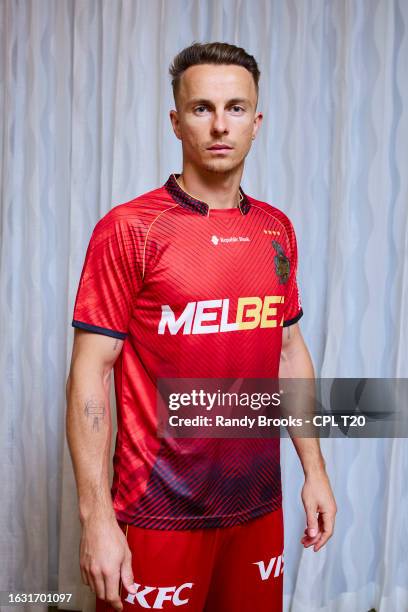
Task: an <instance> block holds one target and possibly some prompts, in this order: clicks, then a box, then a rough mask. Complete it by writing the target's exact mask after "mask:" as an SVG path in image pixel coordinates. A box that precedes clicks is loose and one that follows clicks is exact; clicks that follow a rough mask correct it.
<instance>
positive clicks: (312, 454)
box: [279, 323, 337, 552]
mask: <svg viewBox="0 0 408 612" xmlns="http://www.w3.org/2000/svg"><path fill="white" fill-rule="evenodd" d="M314 377H315V373H314V369H313V364H312V360H311V357H310V354H309V351H308V350H307V347H306V344H305V342H304V340H303V337H302V334H301V331H300V328H299V324H298V323H295V324H294V325H289V326H288V327H284V328H283V338H282V352H281V357H280V364H279V378H314ZM292 442H293V445H294V447H295V449H296V452H297V454H298V456H299V459H300V461H301V464H302V467H303V472H304V474H305V484H304V486H303V489H302V502H303V505H304V508H305V512H306V521H307V527H306V529H305V536H304V537H303V539H302V544H303V545H304V546H305V547H309V546H312V545H314V551H315V552H317V551H318V550H320V548H322V546H324V544H326V542H327V540H328V539H329V538H330V537H331V536H332V534H333V529H334V518H335V514H336V512H337V507H336V502H335V499H334V496H333V492H332V489H331V486H330V481H329V477H328V475H327V473H326V464H325V461H324V458H323V455H322V453H321V450H320V443H319V439H318V438H300V437H293V438H292Z"/></svg>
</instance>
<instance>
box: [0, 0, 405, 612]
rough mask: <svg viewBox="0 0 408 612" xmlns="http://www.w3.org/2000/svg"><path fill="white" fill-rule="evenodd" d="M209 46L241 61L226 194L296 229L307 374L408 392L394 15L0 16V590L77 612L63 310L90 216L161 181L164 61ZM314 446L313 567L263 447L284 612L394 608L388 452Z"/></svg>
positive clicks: (17, 8) (397, 464) (224, 3)
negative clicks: (241, 149) (246, 133)
mask: <svg viewBox="0 0 408 612" xmlns="http://www.w3.org/2000/svg"><path fill="white" fill-rule="evenodd" d="M215 40H222V41H226V42H230V43H234V44H238V45H241V46H243V47H244V48H245V49H247V50H248V51H249V52H250V53H252V54H254V55H255V57H256V58H257V59H258V61H259V64H260V68H261V72H262V75H261V97H260V109H261V110H263V112H264V115H265V119H264V124H263V125H262V129H261V133H260V135H259V138H258V139H257V140H256V141H255V143H254V146H253V150H252V151H251V153H250V155H249V157H248V160H247V164H246V170H245V174H244V181H243V187H244V189H245V190H246V191H247V192H248V193H249V194H250V195H253V196H255V197H257V198H259V199H263V200H266V201H268V202H270V203H273V204H274V205H276V206H278V207H279V208H282V209H283V210H284V211H285V212H286V213H287V214H288V215H289V217H290V218H291V219H292V221H293V223H294V225H295V229H296V232H297V236H298V244H299V285H300V289H301V293H302V298H303V307H304V312H305V315H304V317H303V318H302V320H301V322H300V324H301V328H302V331H303V334H304V337H305V339H306V341H307V344H308V346H309V349H310V351H311V354H312V357H313V360H314V364H315V368H316V373H317V375H318V376H321V377H360V376H376V377H407V376H408V350H407V346H408V326H407V320H408V274H407V252H408V250H407V247H408V199H407V193H408V164H407V153H408V71H407V63H408V2H407V1H406V0H331V1H326V0H206V1H204V0H115V1H109V0H99V1H96V0H31V1H30V0H26V1H23V0H1V2H0V49H1V58H0V82H1V90H0V91H1V96H0V100H1V112H0V145H1V148H0V176H1V185H0V193H1V217H0V236H1V247H0V249H1V250H0V257H1V259H0V272H1V289H0V337H1V352H0V366H1V368H0V384H1V399H2V406H1V410H0V426H1V447H0V478H1V483H2V491H3V495H2V500H1V504H0V590H10V591H17V590H22V589H23V590H25V591H39V590H47V589H52V590H57V589H59V590H60V591H61V592H73V593H74V597H73V599H72V600H71V604H70V606H66V607H69V608H70V609H81V610H84V611H90V610H92V609H93V603H94V599H93V597H90V596H89V593H90V592H89V591H88V588H87V587H84V586H82V587H81V581H80V574H79V566H78V554H79V522H78V512H77V506H76V493H75V486H74V480H73V475H72V468H71V463H70V459H69V455H68V452H67V447H66V443H65V437H64V436H65V434H64V418H65V379H66V376H67V372H68V364H69V357H70V353H71V346H72V338H73V329H72V328H71V327H70V323H71V317H72V309H73V302H74V298H75V292H76V288H77V283H78V280H79V274H80V271H81V267H82V263H83V259H84V255H85V249H86V246H87V244H88V240H89V238H90V234H91V231H92V229H93V226H94V225H95V223H96V222H97V220H98V219H99V218H100V217H101V216H102V215H103V214H104V213H106V212H107V211H108V210H109V209H110V208H111V207H112V206H114V205H115V204H118V203H120V202H125V201H127V200H129V199H131V198H133V197H135V196H136V195H139V194H141V193H143V192H145V191H147V190H150V189H153V188H155V187H157V186H159V185H161V184H163V183H164V181H165V180H166V179H167V177H168V175H169V174H170V172H172V171H179V170H180V163H181V155H180V145H179V142H178V141H177V140H176V138H175V136H174V135H173V133H172V130H171V127H170V122H169V118H168V111H169V109H170V108H172V106H173V101H172V96H171V88H170V83H169V77H168V73H167V71H168V65H169V63H170V61H171V59H172V58H173V56H174V55H175V54H176V53H177V52H178V51H179V50H180V49H182V48H183V47H184V46H186V45H188V44H190V43H191V42H193V41H215ZM322 448H323V451H324V454H325V457H326V460H327V466H328V470H329V473H330V476H331V480H332V484H333V488H334V491H335V494H336V498H337V503H338V507H339V512H338V516H337V523H336V533H335V535H334V537H333V538H332V539H331V540H330V541H329V543H328V545H327V546H326V547H325V548H324V549H322V550H321V551H320V552H319V553H314V552H313V551H312V550H310V549H307V550H304V549H303V547H302V546H301V544H300V538H301V536H302V535H303V529H304V527H305V525H304V512H303V507H302V505H301V500H300V488H301V485H302V472H301V468H300V463H299V461H298V458H297V456H296V453H295V451H294V449H293V446H292V444H291V442H290V440H284V441H282V454H283V480H284V483H283V484H284V492H285V505H284V511H285V517H286V521H285V610H291V611H292V612H367V611H368V610H369V609H370V608H372V607H375V608H376V609H377V610H378V612H394V611H395V612H397V611H398V612H402V611H407V610H408V587H407V585H408V544H407V543H408V526H407V518H406V517H407V514H408V513H407V502H408V494H407V489H408V487H407V484H406V483H407V473H408V448H407V441H406V440H405V439H395V440H389V439H385V440H382V439H378V440H377V439H374V440H367V439H366V440H359V439H349V440H341V439H337V440H324V441H323V442H322ZM61 607H63V606H61ZM6 609H7V608H6V607H4V610H6ZM26 609H27V610H29V609H30V607H29V606H27V608H26ZM34 609H35V610H40V608H38V607H37V608H33V610H34ZM10 610H12V608H10Z"/></svg>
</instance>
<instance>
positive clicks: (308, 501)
mask: <svg viewBox="0 0 408 612" xmlns="http://www.w3.org/2000/svg"><path fill="white" fill-rule="evenodd" d="M302 502H303V505H304V507H305V512H306V522H307V527H306V529H305V535H304V536H303V538H302V539H301V543H302V544H303V546H304V547H305V548H308V547H309V546H314V548H313V550H314V551H315V552H317V551H318V550H320V549H321V548H322V547H323V546H324V545H325V544H326V542H327V540H328V539H329V538H330V537H331V536H332V535H333V531H334V520H335V516H336V513H337V506H336V501H335V499H334V496H333V492H332V489H331V486H330V481H329V477H328V475H327V473H326V470H325V469H324V468H323V469H318V470H316V471H314V472H312V473H310V474H308V475H307V476H306V477H305V484H304V485H303V488H302Z"/></svg>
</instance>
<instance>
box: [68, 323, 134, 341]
mask: <svg viewBox="0 0 408 612" xmlns="http://www.w3.org/2000/svg"><path fill="white" fill-rule="evenodd" d="M72 327H78V328H79V329H84V330H85V331H89V332H93V333H95V334H103V335H104V336H110V337H111V338H117V339H118V340H125V339H126V337H127V334H126V333H125V332H120V331H116V330H115V329H108V328H106V327H99V326H98V325H90V324H89V323H83V321H77V320H76V319H73V320H72Z"/></svg>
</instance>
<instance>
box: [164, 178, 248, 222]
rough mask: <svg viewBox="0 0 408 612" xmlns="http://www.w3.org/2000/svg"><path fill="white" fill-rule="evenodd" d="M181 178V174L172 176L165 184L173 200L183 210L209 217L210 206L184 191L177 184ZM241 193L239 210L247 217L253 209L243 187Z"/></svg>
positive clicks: (240, 189)
mask: <svg viewBox="0 0 408 612" xmlns="http://www.w3.org/2000/svg"><path fill="white" fill-rule="evenodd" d="M179 176H180V174H170V176H169V178H168V179H167V181H166V182H165V184H164V187H165V188H166V189H167V191H168V192H169V194H170V195H171V197H172V198H173V200H175V202H177V204H180V206H183V208H187V209H188V210H191V211H193V212H196V213H199V214H200V215H206V216H208V214H209V211H210V207H209V206H208V204H207V203H206V202H202V201H201V200H196V198H193V196H191V195H190V194H189V193H187V192H186V191H184V189H182V188H181V187H180V185H179V184H178V182H177V179H178V177H179ZM239 193H240V198H239V209H240V211H241V213H242V214H243V215H246V214H247V213H248V211H249V209H250V208H251V204H250V202H249V200H248V198H247V196H246V195H245V193H244V192H243V191H242V188H241V187H240V188H239Z"/></svg>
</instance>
